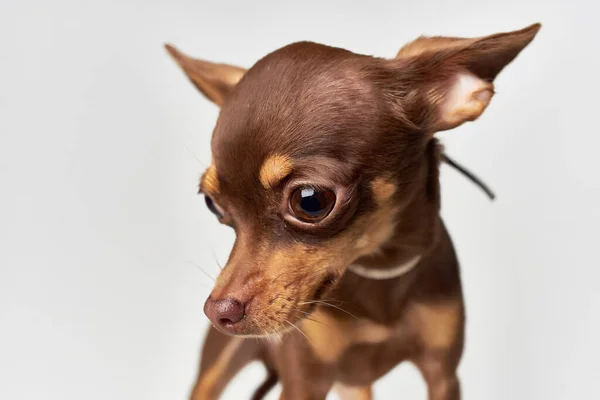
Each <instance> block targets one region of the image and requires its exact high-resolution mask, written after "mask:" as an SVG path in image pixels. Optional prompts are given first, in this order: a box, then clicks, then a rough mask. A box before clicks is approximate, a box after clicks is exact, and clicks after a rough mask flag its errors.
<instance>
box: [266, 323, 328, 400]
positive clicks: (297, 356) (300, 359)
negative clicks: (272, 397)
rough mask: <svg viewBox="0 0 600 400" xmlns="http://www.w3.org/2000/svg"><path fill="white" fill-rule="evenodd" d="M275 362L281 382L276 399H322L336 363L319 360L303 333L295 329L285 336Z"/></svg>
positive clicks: (326, 391)
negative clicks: (279, 391) (280, 388)
mask: <svg viewBox="0 0 600 400" xmlns="http://www.w3.org/2000/svg"><path fill="white" fill-rule="evenodd" d="M276 362H277V369H278V371H279V378H280V380H281V386H282V391H281V396H280V397H279V400H325V398H326V397H327V393H329V391H330V389H331V387H332V386H333V383H334V376H335V366H333V365H330V364H326V363H323V362H321V361H320V360H319V359H318V358H317V357H316V355H315V353H314V351H313V350H312V346H311V344H310V343H309V342H308V340H307V338H306V337H305V336H303V335H301V334H300V333H298V332H295V331H294V332H291V333H290V334H289V335H288V336H286V337H285V339H284V340H283V342H282V343H281V345H280V347H279V351H278V352H277V356H276Z"/></svg>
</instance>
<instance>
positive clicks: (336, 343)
mask: <svg viewBox="0 0 600 400" xmlns="http://www.w3.org/2000/svg"><path fill="white" fill-rule="evenodd" d="M312 319H313V321H305V323H304V324H303V331H304V332H305V333H306V334H307V336H308V338H310V341H311V343H312V347H313V351H314V353H315V355H316V357H317V358H319V359H320V360H321V361H323V362H326V363H333V364H338V365H340V368H342V369H344V371H340V372H342V373H343V374H344V375H348V374H351V371H350V369H352V368H353V367H355V368H357V371H363V374H364V365H367V364H365V363H370V361H371V360H372V359H373V358H378V359H379V358H380V357H384V356H385V355H386V353H389V351H387V350H392V349H396V350H397V348H398V347H399V346H400V345H401V344H402V343H403V342H406V339H407V337H408V332H407V328H406V326H405V325H403V324H401V323H398V324H395V325H393V326H385V325H380V324H376V323H373V322H371V321H368V320H365V319H355V318H349V319H344V320H339V319H336V318H334V317H332V316H330V315H329V314H326V313H323V312H319V311H317V312H315V314H314V316H313V318H312ZM394 352H396V353H397V351H394ZM392 358H394V357H390V362H392V360H391V359H392ZM343 359H348V360H349V361H351V363H346V362H340V361H342V360H343ZM396 363H398V360H397V359H396V360H395V363H394V364H393V365H395V364H396ZM361 365H362V366H363V368H361ZM393 365H392V367H393Z"/></svg>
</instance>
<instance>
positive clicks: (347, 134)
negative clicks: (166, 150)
mask: <svg viewBox="0 0 600 400" xmlns="http://www.w3.org/2000/svg"><path fill="white" fill-rule="evenodd" d="M539 27H540V26H539V25H533V26H531V27H529V28H526V29H523V30H520V31H515V32H510V33H502V34H497V35H492V36H488V37H483V38H477V39H460V38H446V37H432V38H427V37H421V38H419V39H417V40H416V41H414V42H412V43H409V44H408V45H406V46H404V47H403V48H402V49H401V50H400V52H399V53H398V55H397V56H396V58H394V59H391V60H388V59H380V58H374V57H369V56H364V55H358V54H354V53H352V52H349V51H346V50H343V49H339V48H332V47H328V46H324V45H320V44H315V43H307V42H303V43H296V44H292V45H289V46H286V47H284V48H281V49H279V50H277V51H275V52H273V53H271V54H269V55H267V56H266V57H264V58H263V59H261V60H260V61H258V62H257V63H256V64H255V65H254V66H253V67H252V68H250V69H249V70H245V69H242V68H239V67H235V66H230V65H224V64H214V63H209V62H206V61H201V60H197V59H192V58H190V57H188V56H186V55H184V54H182V53H180V52H179V51H178V50H176V49H175V48H173V47H171V46H167V49H168V50H169V52H170V53H171V55H172V56H173V57H174V58H175V59H176V60H177V62H178V63H179V65H180V66H181V67H182V68H183V70H184V71H185V73H186V74H187V75H188V77H189V78H190V80H191V81H192V82H193V83H194V85H195V86H196V87H197V88H198V89H199V90H200V91H201V92H202V93H203V94H204V95H206V96H207V97H208V98H209V99H210V100H212V101H213V102H215V103H216V104H217V105H219V106H220V107H221V113H220V116H219V119H218V121H217V124H216V127H215V130H214V133H213V137H212V153H213V161H212V163H211V165H210V167H209V168H208V170H207V171H206V172H205V173H204V175H203V176H202V178H201V182H200V191H201V193H203V194H204V196H205V198H206V203H207V205H208V208H209V209H210V210H211V211H212V212H213V213H214V214H215V215H216V217H217V218H218V219H219V220H220V221H221V222H222V223H224V224H227V225H229V226H231V227H232V228H233V229H234V230H235V232H236V241H235V245H234V247H233V250H232V252H231V255H230V257H229V260H228V261H227V264H226V266H225V267H224V268H223V270H222V272H221V274H220V275H219V277H218V279H217V282H216V284H215V287H214V289H213V291H212V293H211V295H210V297H209V298H208V300H207V302H206V305H205V312H206V314H207V315H208V317H209V318H210V319H211V321H212V323H213V324H214V325H215V326H216V327H217V328H219V329H221V330H222V331H224V332H226V333H230V334H239V335H266V334H269V333H273V332H277V331H281V330H286V329H289V328H290V327H291V325H292V324H293V323H295V322H297V321H298V320H300V319H302V318H303V317H305V316H306V315H307V313H309V312H310V311H311V309H312V307H313V306H314V304H315V302H318V301H319V300H320V299H321V298H322V296H323V295H324V294H325V293H326V292H327V291H328V290H329V289H330V288H331V287H332V286H333V285H334V284H335V282H336V281H337V280H338V279H339V278H340V277H341V275H342V274H343V273H344V271H345V269H346V268H347V266H348V265H350V264H351V263H352V262H354V261H355V260H357V259H358V258H360V257H364V256H368V255H370V254H373V253H374V252H376V251H378V250H379V249H381V248H382V247H384V246H386V244H387V243H388V242H389V241H390V240H391V239H392V238H394V237H404V238H406V240H405V242H406V243H405V245H406V246H408V247H410V246H413V247H414V248H415V249H418V248H420V246H421V247H422V246H424V245H425V244H426V242H427V237H428V236H431V235H432V234H433V231H432V229H433V228H432V227H433V225H434V219H435V218H437V213H438V208H439V198H438V197H439V193H438V186H437V185H438V184H437V168H438V162H439V150H438V146H437V143H436V141H435V139H434V137H433V135H434V133H435V132H438V131H442V130H447V129H451V128H454V127H456V126H458V125H460V124H462V123H464V122H466V121H472V120H475V119H476V118H478V117H479V116H480V115H481V113H482V112H483V111H484V110H485V108H486V107H487V106H488V104H489V102H490V99H491V97H492V95H493V94H494V89H493V80H494V78H495V77H496V76H497V74H498V73H499V72H500V71H501V70H502V69H503V68H504V67H505V66H506V65H507V64H508V63H510V62H511V61H512V60H513V59H514V58H515V57H516V56H517V54H518V53H519V52H520V51H521V50H522V49H523V48H524V47H525V46H526V45H527V44H528V43H529V42H530V41H531V40H532V39H533V37H534V36H535V34H536V33H537V31H538V30H539ZM430 228H431V229H430ZM416 232H420V233H421V234H420V235H418V234H416Z"/></svg>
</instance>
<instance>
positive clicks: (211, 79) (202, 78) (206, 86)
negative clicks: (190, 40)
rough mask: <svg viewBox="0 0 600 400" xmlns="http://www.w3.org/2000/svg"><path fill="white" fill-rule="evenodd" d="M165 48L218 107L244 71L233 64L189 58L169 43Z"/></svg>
mask: <svg viewBox="0 0 600 400" xmlns="http://www.w3.org/2000/svg"><path fill="white" fill-rule="evenodd" d="M165 48H166V49H167V51H168V52H169V54H170V55H171V56H172V57H173V58H174V59H175V61H177V63H178V64H179V66H180V67H181V68H182V69H183V72H185V74H186V75H187V76H188V78H189V79H190V80H191V81H192V83H193V84H194V85H195V86H196V87H197V88H198V90H200V92H202V94H204V95H205V96H206V97H208V99H209V100H211V101H213V102H214V103H215V104H216V105H218V106H219V107H221V106H222V105H223V103H224V102H225V99H226V98H227V96H229V94H230V93H231V92H232V91H233V88H235V85H237V83H238V82H239V81H240V79H242V77H243V76H244V74H245V73H246V70H245V69H244V68H240V67H236V66H234V65H227V64H215V63H211V62H208V61H203V60H198V59H194V58H191V57H189V56H187V55H185V54H183V53H182V52H180V51H179V50H177V49H176V48H175V47H173V46H171V45H169V44H167V45H165Z"/></svg>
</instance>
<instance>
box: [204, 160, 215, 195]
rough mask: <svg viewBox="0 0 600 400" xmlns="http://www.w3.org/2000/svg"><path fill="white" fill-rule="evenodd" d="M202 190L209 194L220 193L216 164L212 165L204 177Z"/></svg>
mask: <svg viewBox="0 0 600 400" xmlns="http://www.w3.org/2000/svg"><path fill="white" fill-rule="evenodd" d="M202 188H203V190H206V191H207V192H209V193H218V192H219V178H218V176H217V168H216V167H215V164H211V165H210V166H209V167H208V169H207V170H206V172H205V173H204V176H203V177H202Z"/></svg>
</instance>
